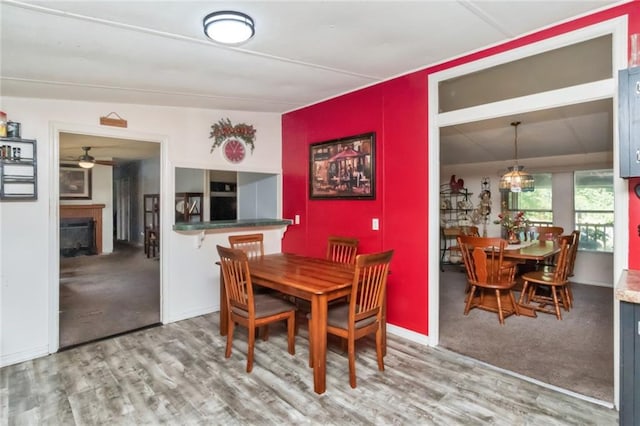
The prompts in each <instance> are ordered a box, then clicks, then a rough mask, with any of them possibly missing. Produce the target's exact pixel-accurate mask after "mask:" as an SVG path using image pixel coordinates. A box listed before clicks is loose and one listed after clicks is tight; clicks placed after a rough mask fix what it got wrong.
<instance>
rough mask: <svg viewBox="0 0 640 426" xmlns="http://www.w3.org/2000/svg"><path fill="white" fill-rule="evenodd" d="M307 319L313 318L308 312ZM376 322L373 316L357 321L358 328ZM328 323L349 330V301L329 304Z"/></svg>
mask: <svg viewBox="0 0 640 426" xmlns="http://www.w3.org/2000/svg"><path fill="white" fill-rule="evenodd" d="M307 319H309V320H310V319H311V314H310V313H309V314H307ZM374 322H376V317H375V316H371V317H368V318H365V319H362V320H360V321H356V324H355V326H356V329H358V328H362V327H366V326H368V325H370V324H373V323H374ZM327 325H329V326H331V327H336V328H342V329H344V330H347V329H348V328H349V303H348V302H341V303H336V304H334V305H330V306H329V310H328V312H327Z"/></svg>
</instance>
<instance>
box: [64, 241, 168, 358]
mask: <svg viewBox="0 0 640 426" xmlns="http://www.w3.org/2000/svg"><path fill="white" fill-rule="evenodd" d="M159 322H160V262H159V261H158V260H157V259H155V260H154V259H148V258H147V257H146V256H145V254H144V251H143V249H142V248H140V247H135V246H131V245H126V244H122V243H117V244H116V245H115V247H114V251H113V253H111V254H105V255H99V256H78V257H70V258H61V259H60V348H65V347H68V346H73V345H77V344H80V343H85V342H89V341H92V340H96V339H99V338H103V337H107V336H112V335H115V334H119V333H123V332H126V331H130V330H135V329H138V328H142V327H146V326H149V325H152V324H156V323H159Z"/></svg>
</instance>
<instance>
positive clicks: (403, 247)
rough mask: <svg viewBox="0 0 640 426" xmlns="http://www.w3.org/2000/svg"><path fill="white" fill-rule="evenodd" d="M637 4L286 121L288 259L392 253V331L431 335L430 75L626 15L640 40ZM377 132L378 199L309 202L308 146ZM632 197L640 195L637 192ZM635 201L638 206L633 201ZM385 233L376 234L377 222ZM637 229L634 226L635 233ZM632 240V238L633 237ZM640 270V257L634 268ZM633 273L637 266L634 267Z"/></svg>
mask: <svg viewBox="0 0 640 426" xmlns="http://www.w3.org/2000/svg"><path fill="white" fill-rule="evenodd" d="M638 6H639V2H637V1H636V2H633V3H628V4H624V5H620V6H618V7H615V8H611V9H609V10H606V11H603V12H600V13H597V14H593V15H590V16H586V17H582V18H580V19H576V20H574V21H571V22H569V23H565V24H562V25H559V26H556V27H553V28H549V29H546V30H544V31H541V32H538V33H535V34H532V35H528V36H526V37H523V38H520V39H516V40H513V41H510V42H509V43H505V44H503V45H500V46H496V47H492V48H490V49H486V50H484V51H482V52H476V53H474V54H472V55H468V56H465V57H462V58H458V59H455V60H452V61H450V62H448V63H445V64H441V65H438V66H435V67H431V68H428V69H425V70H422V71H418V72H415V73H412V74H408V75H406V76H402V77H399V78H395V79H393V80H390V81H386V82H383V83H380V84H378V85H375V86H372V87H368V88H365V89H362V90H358V91H356V92H352V93H349V94H346V95H342V96H339V97H336V98H334V99H330V100H327V101H324V102H321V103H318V104H315V105H312V106H309V107H306V108H302V109H300V110H297V111H293V112H290V113H287V114H285V115H283V117H282V148H283V149H282V151H283V156H282V167H283V216H284V217H287V218H293V217H294V216H295V215H296V214H298V215H300V220H301V224H300V225H293V226H290V227H289V229H288V230H287V232H286V234H285V237H284V240H283V251H288V252H297V253H303V254H306V255H311V256H319V257H322V256H324V253H325V250H326V241H327V236H328V235H331V234H336V235H344V236H351V237H356V238H359V239H360V245H361V249H360V251H361V252H375V251H382V250H388V249H394V250H395V254H394V258H393V260H392V264H391V275H390V276H389V285H388V321H389V323H391V324H393V325H396V326H399V327H402V328H405V329H408V330H412V331H415V332H417V333H421V334H427V333H428V325H429V324H428V320H427V319H428V304H429V299H428V298H429V294H428V266H427V259H428V258H429V256H438V255H439V248H438V247H428V244H427V242H428V220H429V214H436V215H437V214H439V212H438V211H436V212H429V211H428V205H427V204H428V189H429V182H428V162H429V138H428V130H429V127H428V126H429V123H428V110H427V104H428V88H427V76H428V75H429V74H430V73H433V72H436V71H441V70H443V69H447V68H451V67H454V66H457V65H460V64H463V63H467V62H471V61H474V60H477V59H480V58H485V57H488V56H491V55H494V54H497V53H501V52H504V51H508V50H510V49H514V48H517V47H520V46H523V45H526V44H529V43H532V42H535V41H539V40H543V39H546V38H549V37H553V36H556V35H559V34H563V33H566V32H569V31H573V30H576V29H578V28H582V27H585V26H588V25H592V24H594V23H598V22H602V21H605V20H608V19H611V18H614V17H618V16H621V15H624V14H629V15H630V18H629V32H630V33H634V32H640V8H639V7H638ZM371 131H373V132H376V193H377V195H376V199H375V200H367V201H344V200H309V190H308V181H309V180H308V179H309V145H310V144H312V143H314V142H321V141H327V140H331V139H337V138H342V137H347V136H351V135H357V134H360V133H366V132H371ZM630 190H631V191H632V190H633V186H630ZM633 200H634V202H633V203H632V202H631V201H630V215H631V217H632V218H631V220H630V228H634V229H630V233H632V234H633V235H635V238H630V244H629V246H630V247H629V249H630V250H640V238H638V237H637V230H636V229H635V227H636V226H637V224H638V221H639V220H640V200H638V199H637V197H635V196H634V197H633ZM636 200H637V201H638V202H635V201H636ZM372 218H379V219H380V230H379V231H373V230H371V219H372ZM634 223H635V224H634ZM634 233H635V234H634ZM634 264H635V265H636V266H635V267H640V256H639V257H638V259H636V260H634ZM630 267H633V266H632V265H631V260H630Z"/></svg>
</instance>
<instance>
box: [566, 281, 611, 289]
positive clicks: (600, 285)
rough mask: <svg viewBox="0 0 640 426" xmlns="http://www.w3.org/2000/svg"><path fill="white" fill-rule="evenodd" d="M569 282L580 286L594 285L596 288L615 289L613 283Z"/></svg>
mask: <svg viewBox="0 0 640 426" xmlns="http://www.w3.org/2000/svg"><path fill="white" fill-rule="evenodd" d="M569 282H571V283H572V284H578V285H592V286H595V287H606V288H611V289H613V284H611V283H602V282H598V281H585V280H581V281H580V282H578V281H572V280H569Z"/></svg>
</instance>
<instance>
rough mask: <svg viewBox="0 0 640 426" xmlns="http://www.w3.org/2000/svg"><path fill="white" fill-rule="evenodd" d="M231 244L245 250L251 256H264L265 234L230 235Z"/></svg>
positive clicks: (234, 247)
mask: <svg viewBox="0 0 640 426" xmlns="http://www.w3.org/2000/svg"><path fill="white" fill-rule="evenodd" d="M229 244H230V245H231V248H232V249H240V250H242V251H243V252H245V253H246V255H247V257H249V258H254V257H262V256H264V235H263V234H246V235H229Z"/></svg>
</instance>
